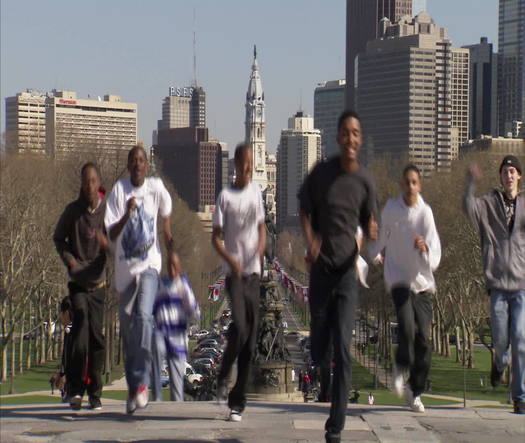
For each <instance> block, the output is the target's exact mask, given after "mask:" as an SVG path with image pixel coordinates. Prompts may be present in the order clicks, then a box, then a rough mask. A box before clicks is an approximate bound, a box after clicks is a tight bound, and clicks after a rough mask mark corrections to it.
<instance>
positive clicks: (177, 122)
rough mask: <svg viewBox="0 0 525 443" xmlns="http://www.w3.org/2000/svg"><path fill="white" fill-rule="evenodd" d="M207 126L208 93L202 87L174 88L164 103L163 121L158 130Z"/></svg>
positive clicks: (159, 122) (170, 90)
mask: <svg viewBox="0 0 525 443" xmlns="http://www.w3.org/2000/svg"><path fill="white" fill-rule="evenodd" d="M198 126H201V127H204V126H206V93H205V92H204V89H202V87H200V86H185V87H174V86H170V88H169V93H168V96H167V97H166V98H164V101H163V102H162V119H161V120H159V121H158V124H157V128H158V130H160V129H170V128H189V127H198Z"/></svg>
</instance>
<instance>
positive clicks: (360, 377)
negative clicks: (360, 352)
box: [352, 360, 455, 406]
mask: <svg viewBox="0 0 525 443" xmlns="http://www.w3.org/2000/svg"><path fill="white" fill-rule="evenodd" d="M352 389H358V390H359V392H360V393H361V396H360V397H359V402H358V403H361V404H366V403H368V393H369V392H371V393H372V395H373V396H374V399H375V404H378V405H388V406H403V405H405V404H406V402H405V400H404V399H403V398H399V397H398V396H397V395H395V394H393V393H391V392H390V391H389V390H388V389H386V388H385V387H384V386H383V385H382V384H379V389H374V376H373V375H372V374H371V373H370V372H368V371H367V370H366V369H365V368H364V367H363V366H361V365H360V364H359V363H357V362H356V361H355V360H352ZM424 403H425V405H428V406H441V405H448V404H451V403H455V402H454V401H451V400H441V399H437V398H428V397H427V398H424Z"/></svg>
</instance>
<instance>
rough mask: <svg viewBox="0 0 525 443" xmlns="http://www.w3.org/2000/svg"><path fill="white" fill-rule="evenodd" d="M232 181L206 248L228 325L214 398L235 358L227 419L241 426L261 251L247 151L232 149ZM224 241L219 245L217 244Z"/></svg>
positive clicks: (259, 205)
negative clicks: (218, 275)
mask: <svg viewBox="0 0 525 443" xmlns="http://www.w3.org/2000/svg"><path fill="white" fill-rule="evenodd" d="M234 161H235V172H236V178H235V182H234V183H233V185H232V186H229V187H227V188H225V189H223V190H222V191H221V193H220V194H219V197H218V198H217V205H216V206H215V212H214V214H213V233H212V243H213V246H214V247H215V249H216V250H217V252H218V253H219V255H220V256H221V257H222V258H223V259H224V261H225V265H226V271H225V272H226V275H227V276H226V289H227V291H228V294H229V297H230V304H231V309H232V317H233V323H232V326H230V329H229V335H228V345H227V346H226V351H225V352H224V357H223V360H222V365H221V370H220V372H219V376H218V379H217V399H218V400H219V401H223V400H225V398H226V378H227V377H228V374H229V373H230V371H231V368H232V366H233V363H234V362H235V360H236V359H237V381H236V383H235V386H234V387H233V388H232V390H231V391H230V393H229V395H228V406H229V407H230V409H231V412H230V420H231V421H241V414H242V412H243V410H244V408H245V406H246V385H247V382H248V376H249V371H250V362H251V359H252V354H253V351H254V349H255V343H256V340H257V327H258V324H259V282H260V274H261V261H262V256H263V253H264V249H265V247H266V231H265V226H264V209H263V200H262V195H261V190H260V189H259V187H258V186H257V185H256V184H254V183H253V182H252V170H253V154H252V150H251V147H250V146H248V145H246V144H240V145H238V146H237V148H236V149H235V158H234ZM223 240H224V242H223Z"/></svg>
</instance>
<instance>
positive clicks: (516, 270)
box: [463, 177, 525, 291]
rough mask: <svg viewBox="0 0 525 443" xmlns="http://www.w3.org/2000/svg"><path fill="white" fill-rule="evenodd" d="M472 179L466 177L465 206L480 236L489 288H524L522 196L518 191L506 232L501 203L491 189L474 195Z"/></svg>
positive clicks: (524, 203) (524, 202) (524, 213)
mask: <svg viewBox="0 0 525 443" xmlns="http://www.w3.org/2000/svg"><path fill="white" fill-rule="evenodd" d="M474 190H475V185H474V180H473V179H472V177H470V178H469V179H468V180H467V185H466V188H465V195H464V199H463V204H464V209H465V212H466V213H467V215H468V216H469V218H470V220H471V221H472V223H473V224H474V226H475V227H476V229H477V230H478V232H479V234H480V237H481V254H482V259H483V269H484V271H485V279H486V283H487V288H488V289H500V290H503V291H518V290H522V289H525V197H523V195H521V194H518V197H517V199H516V211H515V215H514V226H513V229H512V231H509V228H508V226H507V221H506V217H505V210H504V208H503V202H502V199H501V197H500V196H499V195H498V193H500V192H501V191H498V190H493V191H492V192H490V193H489V194H486V195H484V196H482V197H474Z"/></svg>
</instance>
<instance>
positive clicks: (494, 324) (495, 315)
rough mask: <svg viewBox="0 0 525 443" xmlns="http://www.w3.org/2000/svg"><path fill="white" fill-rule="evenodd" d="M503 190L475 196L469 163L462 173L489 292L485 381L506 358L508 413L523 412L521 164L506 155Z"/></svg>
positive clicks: (499, 371)
mask: <svg viewBox="0 0 525 443" xmlns="http://www.w3.org/2000/svg"><path fill="white" fill-rule="evenodd" d="M499 176H500V183H501V186H502V188H503V189H494V190H493V191H492V192H490V193H488V194H486V195H484V196H483V197H477V198H476V197H475V196H474V192H475V184H476V181H478V180H479V179H480V178H481V171H480V169H479V166H477V165H475V164H474V165H472V166H471V168H470V171H469V174H468V176H467V184H466V189H465V197H464V208H465V211H466V213H467V215H468V216H469V218H470V220H471V221H472V223H473V225H474V226H475V227H476V229H477V230H478V231H479V233H480V238H481V251H482V259H483V270H484V273H485V281H486V286H487V289H488V294H489V297H490V324H491V329H492V343H493V345H494V351H495V358H494V361H493V362H492V370H491V373H490V382H491V384H492V386H493V387H496V386H498V385H499V384H500V382H501V377H502V375H503V372H504V371H505V369H506V368H507V366H508V364H509V362H512V365H511V367H512V382H511V394H512V400H513V402H514V412H515V413H517V414H523V413H525V197H524V196H523V194H522V193H520V191H519V187H520V183H521V176H522V169H521V164H520V162H519V160H518V158H517V157H515V156H514V155H507V156H506V157H505V158H503V161H502V162H501V165H500V168H499Z"/></svg>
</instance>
